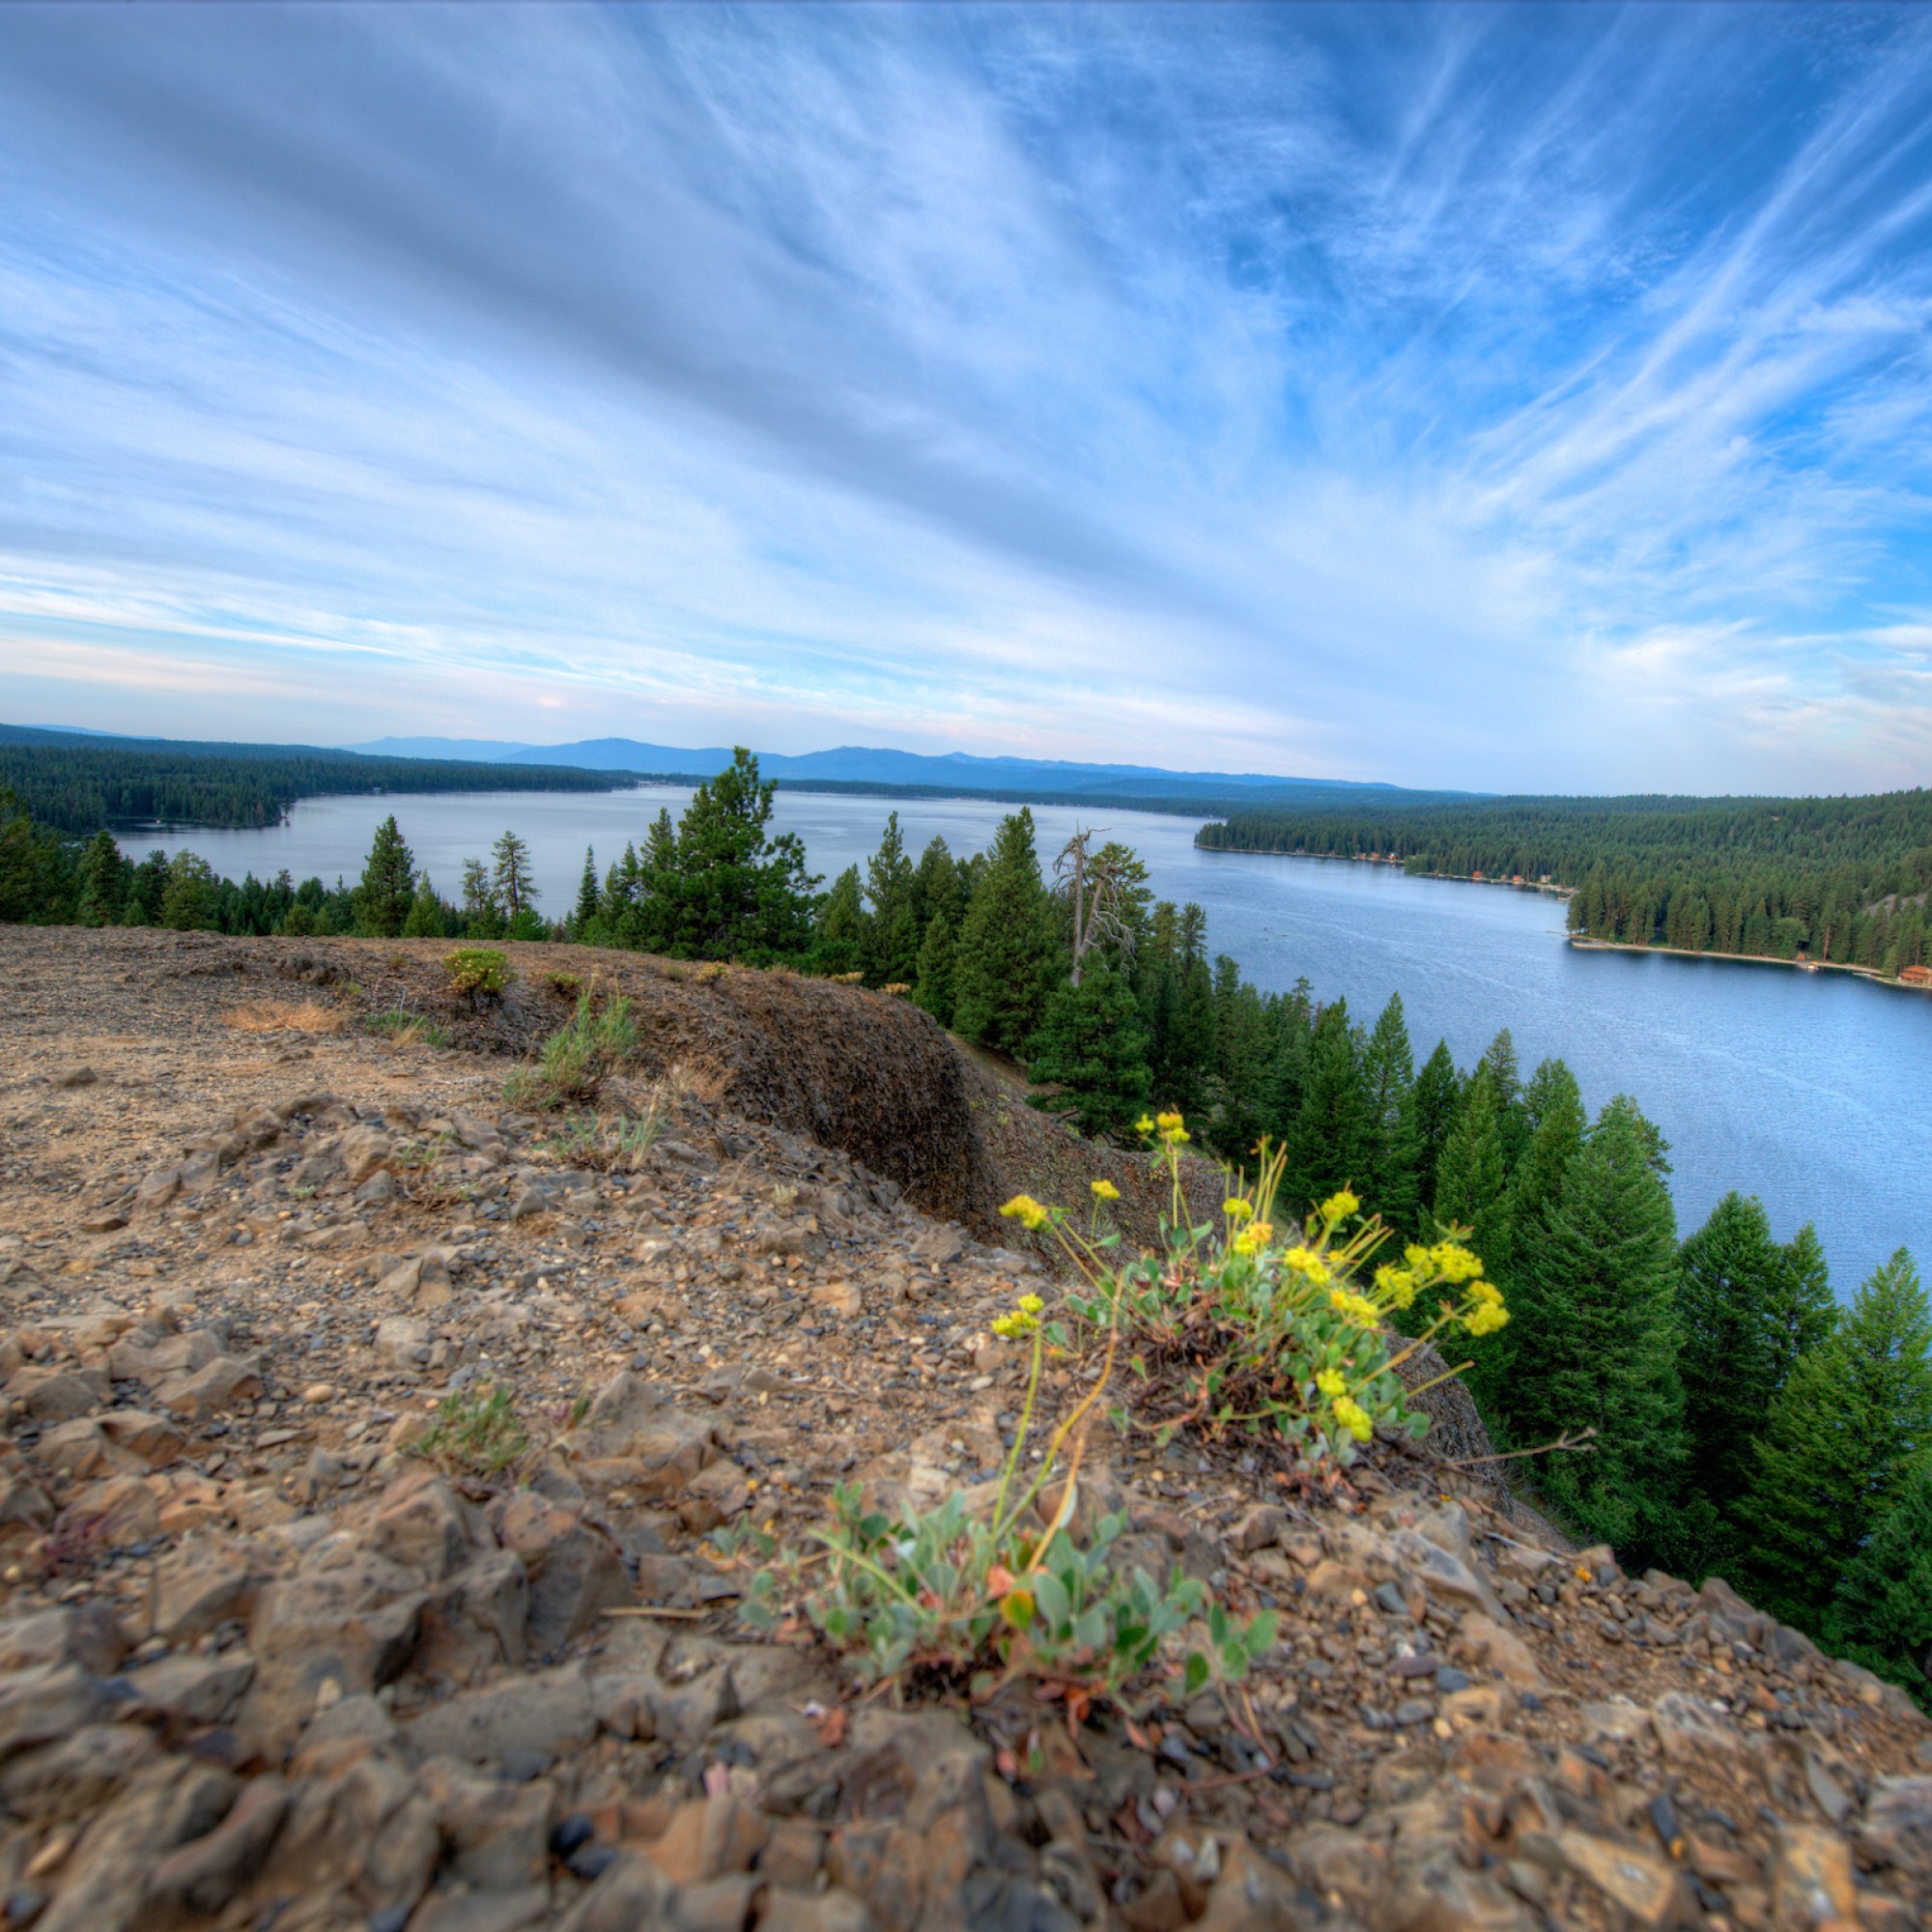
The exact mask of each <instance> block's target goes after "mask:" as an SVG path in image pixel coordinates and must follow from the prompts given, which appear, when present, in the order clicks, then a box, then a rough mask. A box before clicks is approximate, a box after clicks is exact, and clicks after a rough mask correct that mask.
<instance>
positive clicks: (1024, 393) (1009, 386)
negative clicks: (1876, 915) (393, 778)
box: [0, 7, 1932, 789]
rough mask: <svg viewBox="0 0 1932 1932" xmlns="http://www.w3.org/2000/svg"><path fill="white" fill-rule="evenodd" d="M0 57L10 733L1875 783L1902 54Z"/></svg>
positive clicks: (904, 46) (1907, 139)
mask: <svg viewBox="0 0 1932 1932" xmlns="http://www.w3.org/2000/svg"><path fill="white" fill-rule="evenodd" d="M0 55H4V58H0V398H4V404H5V407H4V410H0V653H4V654H5V668H6V679H5V689H6V692H7V708H8V709H9V710H10V711H12V712H13V713H14V715H16V716H29V715H31V716H38V717H41V718H61V717H71V718H73V719H74V722H83V723H97V722H98V723H102V724H110V725H120V726H123V727H128V726H134V725H140V726H142V727H143V728H166V729H170V730H178V731H190V730H193V731H207V732H214V731H220V732H221V733H223V734H241V733H247V734H250V735H260V736H269V737H286V736H289V735H291V732H292V729H293V728H294V727H295V725H297V724H299V725H300V727H301V728H300V735H306V736H317V737H337V738H345V739H353V738H357V737H363V736H371V735H379V734H380V733H381V732H382V731H384V730H389V729H397V728H412V729H413V728H420V729H425V730H436V731H456V732H472V733H474V734H476V735H482V736H515V735H518V734H519V733H520V732H521V731H523V730H524V729H526V728H533V727H526V722H525V721H526V717H527V715H528V711H529V707H531V706H540V707H544V712H543V716H544V725H545V728H544V730H543V731H542V732H541V734H540V735H543V736H547V737H549V736H554V737H559V738H560V737H567V736H571V735H587V734H589V733H590V732H593V731H595V732H597V733H603V732H606V731H610V730H613V729H616V730H631V731H634V732H636V733H637V735H639V736H645V737H652V738H657V739H660V740H662V739H667V738H673V739H674V738H675V737H677V736H679V735H682V734H689V735H690V736H691V737H692V738H694V739H699V740H702V741H704V742H712V741H715V740H716V739H717V738H719V737H722V736H725V735H728V734H731V733H733V732H735V733H737V734H739V735H741V736H748V737H752V738H753V739H755V740H756V741H757V742H761V743H764V744H768V745H771V746H772V747H773V748H774V749H784V750H797V749H806V748H808V747H810V746H813V745H818V744H824V743H828V742H836V741H839V740H850V739H853V738H860V737H863V738H868V739H871V740H874V741H877V740H880V739H885V740H890V741H892V742H897V743H905V744H912V745H918V746H923V747H930V748H933V749H952V748H961V749H971V750H977V751H999V750H1028V751H1035V752H1046V753H1054V754H1058V755H1065V756H1082V755H1106V756H1110V757H1132V758H1135V759H1137V760H1141V761H1145V762H1167V763H1177V764H1187V765H1194V766H1208V765H1220V766H1230V765H1237V766H1239V767H1240V768H1243V769H1274V770H1283V771H1287V770H1296V771H1304V772H1310V773H1332V774H1335V775H1340V776H1354V777H1363V776H1394V777H1399V778H1404V779H1406V780H1408V781H1414V782H1439V783H1452V784H1463V785H1481V786H1490V787H1495V788H1528V787H1535V786H1562V787H1563V788H1577V787H1579V786H1584V785H1588V786H1593V787H1594V786H1637V785H1642V786H1667V787H1670V788H1683V789H1719V788H1731V787H1738V786H1758V787H1766V788H1769V787H1773V786H1778V785H1791V784H1830V785H1833V786H1848V785H1869V784H1877V783H1891V782H1906V781H1913V780H1915V779H1918V778H1922V777H1923V776H1924V775H1925V772H1926V768H1927V764H1928V762H1932V701H1928V699H1932V693H1928V691H1927V689H1926V686H1925V682H1924V669H1923V668H1924V655H1925V654H1924V648H1923V643H1922V639H1923V637H1924V636H1925V635H1926V634H1928V631H1932V581H1928V580H1929V579H1932V573H1928V569H1927V563H1928V555H1932V516H1929V515H1928V507H1932V474H1928V470H1932V457H1928V454H1927V451H1928V447H1932V445H1928V442H1927V439H1926V436H1925V431H1926V428H1927V427H1928V417H1932V330H1928V322H1932V247H1929V246H1928V245H1927V244H1928V241H1932V28H1928V27H1927V26H1926V25H1925V24H1924V22H1923V20H1922V17H1921V16H1920V15H1918V14H1913V13H1909V12H1895V13H1879V14H1863V13H1860V14H1850V13H1847V12H1838V11H1830V10H1817V11H1812V10H1805V9H1791V10H1778V11H1759V12H1755V13H1752V14H1744V13H1741V12H1738V11H1735V10H1729V9H1710V10H1706V9H1701V8H1690V7H1687V8H1679V9H1674V10H1671V11H1670V12H1668V13H1659V12H1656V11H1654V10H1640V11H1638V12H1636V13H1634V14H1623V13H1616V12H1612V11H1609V10H1600V9H1577V10H1574V11H1558V10H1539V11H1538V12H1535V13H1533V14H1532V13H1526V12H1523V11H1520V10H1514V9H1503V10H1497V11H1491V10H1487V9H1453V8H1444V9H1435V10H1426V11H1425V10H1413V11H1411V10H1407V9H1379V8H1350V9H1343V10H1336V11H1322V10H1318V9H1293V10H1274V9H1257V10H1246V9H1236V8H1229V9H1216V10H1173V11H1170V10H1164V9H1159V8H1143V7H1132V8H1122V9H1119V10H1107V9H1103V8H1095V7H1086V8H1081V9H1078V10H1065V11H1063V10H1057V9H1051V8H1041V9H1033V10H1026V11H1021V10H1017V9H1009V8H997V9H983V10H981V9H962V10H945V9H937V8H922V9H914V10H907V11H893V10H872V9H863V8H838V9H826V10H819V9H813V8H808V7H798V8H785V9H753V10H747V11H744V12H739V11H735V10H729V9H723V8H689V9H686V8H678V7H658V8H650V9H640V10H637V11H625V10H612V11H603V10H590V9H582V8H564V9H558V10H554V11H551V10H526V9H500V10H485V11H483V12H480V13H477V12H466V13H464V14H461V15H458V14H453V13H450V12H446V11H443V10H440V9H435V8H411V9H389V10H361V9H345V8H319V9H313V10H304V9H294V8H290V9H275V10H259V11H248V12H242V13H236V12H233V11H230V10H209V11H200V10H196V9H192V8H187V9H175V8H169V7H150V8H144V9H139V10H114V11H100V12H94V11H89V10H80V9H72V8H60V9H48V10H39V9H35V8H31V7H23V8H14V9H10V10H7V11H6V12H5V13H4V14H0ZM56 647H57V648H56ZM136 667H139V669H138V670H137V669H136ZM171 667H172V669H171ZM211 668H212V669H211ZM278 698H286V699H288V700H289V701H290V702H298V703H299V707H300V709H299V713H298V716H295V717H292V716H291V715H290V713H289V708H288V704H287V703H278V701H277V700H278ZM83 711H84V713H85V715H80V714H81V713H82V712H83Z"/></svg>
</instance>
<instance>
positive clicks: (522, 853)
mask: <svg viewBox="0 0 1932 1932" xmlns="http://www.w3.org/2000/svg"><path fill="white" fill-rule="evenodd" d="M490 857H491V860H492V862H493V864H492V867H491V872H490V884H491V888H492V890H493V891H494V892H495V894H496V896H497V904H498V905H499V906H501V907H502V909H503V918H504V920H505V921H506V922H507V923H508V924H509V926H510V929H511V931H512V933H513V934H514V932H515V930H516V927H517V923H518V921H519V920H520V919H521V918H522V916H523V915H524V914H525V913H526V912H527V911H530V910H532V909H533V908H534V907H535V905H536V902H537V889H536V882H535V880H534V879H533V878H532V877H531V876H530V848H529V847H528V846H527V845H526V844H525V843H524V841H523V840H522V839H521V838H518V836H517V835H516V833H514V832H505V833H504V834H503V836H502V837H501V838H498V839H497V842H496V844H494V845H493V846H492V847H491V848H490Z"/></svg>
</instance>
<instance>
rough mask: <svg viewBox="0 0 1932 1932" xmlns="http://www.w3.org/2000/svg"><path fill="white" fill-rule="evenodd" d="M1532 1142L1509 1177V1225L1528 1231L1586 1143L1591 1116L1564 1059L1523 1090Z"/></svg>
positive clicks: (1547, 1064) (1541, 1069)
mask: <svg viewBox="0 0 1932 1932" xmlns="http://www.w3.org/2000/svg"><path fill="white" fill-rule="evenodd" d="M1522 1110H1523V1116H1524V1118H1525V1120H1526V1121H1527V1122H1528V1123H1529V1141H1528V1144H1527V1145H1526V1146H1525V1147H1524V1149H1523V1152H1522V1158H1521V1160H1520V1161H1519V1162H1518V1164H1517V1169H1516V1172H1515V1173H1514V1174H1513V1175H1512V1176H1511V1177H1510V1188H1509V1195H1510V1227H1511V1230H1512V1232H1513V1234H1515V1233H1520V1231H1525V1230H1527V1229H1528V1228H1530V1227H1531V1226H1532V1225H1533V1224H1534V1223H1535V1221H1536V1220H1537V1218H1538V1217H1539V1216H1540V1215H1541V1214H1542V1213H1543V1211H1544V1210H1545V1209H1546V1208H1548V1207H1550V1206H1551V1205H1552V1204H1553V1203H1554V1202H1555V1201H1556V1199H1557V1198H1558V1196H1559V1195H1561V1193H1562V1191H1563V1177H1564V1175H1565V1174H1567V1173H1568V1172H1569V1170H1570V1163H1571V1162H1572V1161H1573V1160H1575V1159H1576V1157H1577V1152H1578V1151H1579V1150H1580V1149H1581V1148H1582V1145H1583V1134H1584V1130H1585V1128H1586V1127H1587V1126H1588V1125H1589V1117H1588V1116H1587V1115H1586V1114H1585V1113H1584V1112H1583V1095H1582V1093H1581V1091H1580V1090H1579V1089H1578V1087H1577V1076H1576V1075H1575V1074H1574V1073H1572V1072H1571V1071H1570V1069H1569V1067H1567V1066H1566V1065H1564V1064H1563V1062H1562V1061H1560V1060H1546V1061H1544V1062H1543V1063H1542V1064H1541V1065H1539V1066H1538V1067H1537V1069H1536V1071H1535V1072H1534V1073H1533V1074H1531V1075H1530V1079H1529V1085H1528V1086H1527V1087H1525V1088H1524V1089H1523V1095H1522Z"/></svg>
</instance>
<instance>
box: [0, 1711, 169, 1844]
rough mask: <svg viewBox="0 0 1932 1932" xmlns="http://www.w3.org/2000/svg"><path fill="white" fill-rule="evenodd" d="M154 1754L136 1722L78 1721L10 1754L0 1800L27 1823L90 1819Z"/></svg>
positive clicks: (152, 1741)
mask: <svg viewBox="0 0 1932 1932" xmlns="http://www.w3.org/2000/svg"><path fill="white" fill-rule="evenodd" d="M160 1754H161V1751H160V1747H159V1746H158V1745H157V1744H156V1742H155V1737H154V1733H153V1732H152V1731H149V1730H147V1729H146V1728H145V1727H143V1726H142V1725H140V1724H83V1725H82V1726H81V1727H80V1729H79V1730H77V1731H74V1732H72V1733H71V1735H69V1736H67V1737H64V1738H61V1739H60V1740H58V1741H57V1742H56V1743H53V1744H49V1745H43V1746H42V1747H40V1748H39V1749H36V1750H27V1751H22V1752H21V1753H20V1754H19V1756H18V1757H16V1758H14V1760H13V1762H12V1763H11V1764H9V1765H8V1766H7V1768H6V1772H5V1774H4V1775H3V1776H0V1803H4V1804H6V1806H7V1808H8V1810H10V1811H11V1812H13V1813H14V1816H15V1817H18V1818H25V1819H27V1820H29V1821H30V1822H32V1823H50V1822H52V1821H53V1820H55V1819H60V1818H85V1817H91V1816H92V1815H93V1814H94V1813H95V1812H97V1811H99V1810H100V1809H101V1807H102V1806H103V1805H105V1804H107V1803H108V1802H109V1801H110V1800H111V1799H112V1798H113V1797H114V1795H115V1793H116V1792H118V1791H119V1790H120V1789H121V1788H122V1786H124V1785H125V1784H126V1783H127V1782H128V1779H129V1778H130V1777H132V1776H134V1775H135V1773H136V1772H140V1771H145V1770H146V1769H147V1768H148V1767H149V1766H150V1765H151V1764H153V1763H154V1762H155V1761H156V1759H157V1758H158V1757H159V1756H160Z"/></svg>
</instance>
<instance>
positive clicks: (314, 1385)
mask: <svg viewBox="0 0 1932 1932" xmlns="http://www.w3.org/2000/svg"><path fill="white" fill-rule="evenodd" d="M302 1400H303V1401H304V1402H305V1403H307V1404H308V1406H310V1407H311V1408H320V1407H322V1406H323V1405H324V1404H325V1403H330V1402H333V1401H334V1400H335V1385H334V1383H332V1382H310V1383H309V1385H308V1387H307V1388H305V1389H303V1390H302Z"/></svg>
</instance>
